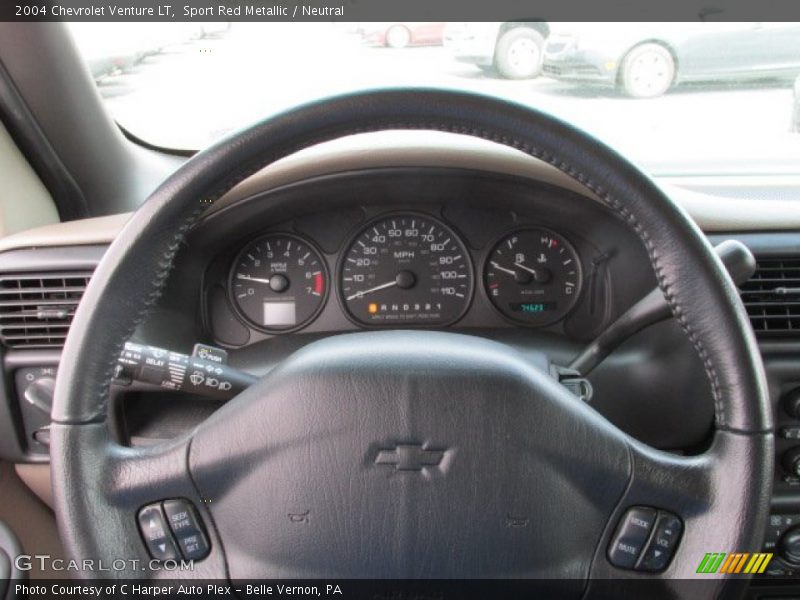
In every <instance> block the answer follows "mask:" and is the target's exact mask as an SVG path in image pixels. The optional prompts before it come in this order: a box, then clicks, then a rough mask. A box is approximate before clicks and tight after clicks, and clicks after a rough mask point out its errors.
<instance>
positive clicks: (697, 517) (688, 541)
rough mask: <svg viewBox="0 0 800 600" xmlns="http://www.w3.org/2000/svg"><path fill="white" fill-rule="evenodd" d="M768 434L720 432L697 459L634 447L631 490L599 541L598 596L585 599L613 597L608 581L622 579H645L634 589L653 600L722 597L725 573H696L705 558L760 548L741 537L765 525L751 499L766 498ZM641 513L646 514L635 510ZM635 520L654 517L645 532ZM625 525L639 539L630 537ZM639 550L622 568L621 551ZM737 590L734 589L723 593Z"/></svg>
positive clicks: (595, 572)
mask: <svg viewBox="0 0 800 600" xmlns="http://www.w3.org/2000/svg"><path fill="white" fill-rule="evenodd" d="M770 437H771V434H766V433H765V434H750V435H744V434H739V433H731V432H725V431H717V432H715V434H714V436H713V439H712V441H711V444H710V445H709V447H708V448H707V449H706V451H705V452H703V453H702V454H699V455H695V456H678V455H675V454H671V453H667V452H662V451H659V450H655V449H653V448H650V447H648V446H646V445H644V444H640V443H638V442H632V443H631V445H630V449H631V454H632V461H631V462H632V465H633V470H632V476H631V481H630V485H629V487H628V489H627V490H626V491H625V494H624V496H623V497H622V499H621V501H620V503H619V504H618V506H617V507H616V509H615V510H614V513H613V514H612V516H611V518H610V519H609V523H608V527H607V528H606V531H605V532H604V535H603V538H602V539H601V541H600V543H599V544H598V547H597V552H596V555H595V560H594V565H593V569H592V578H593V579H595V580H597V581H593V582H592V584H591V586H590V588H591V590H592V591H593V592H594V593H592V594H589V596H588V597H589V598H593V597H609V596H608V595H607V594H608V593H609V592H610V590H611V589H613V586H612V585H611V584H610V583H609V581H610V580H619V579H626V580H636V581H638V582H640V583H639V584H637V585H640V586H641V589H638V588H636V587H635V586H634V587H632V588H630V589H631V591H634V590H635V591H636V592H637V593H640V594H642V595H645V593H646V595H647V597H648V598H650V597H652V598H659V597H669V598H672V597H676V596H677V597H683V596H685V597H689V596H692V597H705V596H706V595H708V594H710V593H711V592H713V591H714V590H717V592H718V588H717V587H715V586H718V585H720V581H719V580H720V579H722V578H724V577H725V575H724V574H721V573H718V574H713V575H709V574H705V573H703V574H701V575H699V574H698V569H699V567H700V565H701V563H702V561H703V559H704V558H705V557H706V555H707V554H708V553H714V552H726V553H734V552H743V553H744V552H748V553H753V552H758V551H759V548H758V547H740V546H739V545H738V544H739V542H738V541H737V540H739V539H741V537H740V536H742V535H743V534H744V535H746V536H747V535H753V536H754V537H755V536H756V532H758V531H759V530H760V528H761V527H763V526H764V525H765V521H766V518H767V515H766V513H763V511H757V512H753V511H754V506H758V505H759V502H756V503H755V504H753V500H752V499H753V498H759V499H760V500H763V499H764V496H765V495H767V494H768V490H769V482H770V477H771V474H772V467H771V461H772V455H771V452H770V451H769V447H770V445H771V440H770V439H768V438H770ZM765 438H767V439H765ZM754 474H755V475H754ZM766 499H768V495H767V498H766ZM639 509H642V510H643V511H644V512H641V513H637V510H639ZM736 514H748V518H747V519H746V520H743V521H741V522H738V523H735V524H734V523H731V517H730V515H736ZM631 515H633V518H636V517H637V516H639V515H652V516H653V519H652V522H651V523H649V529H648V530H647V532H646V534H644V533H641V532H640V531H635V527H634V528H631V527H630V519H631ZM669 517H674V518H673V519H670V518H669ZM626 526H628V531H635V533H636V534H640V533H641V535H633V536H631V535H629V536H627V537H626V536H625V535H623V533H624V530H625V527H626ZM665 529H666V534H665ZM632 540H634V541H632ZM634 547H635V548H636V551H635V554H636V557H635V562H634V563H633V564H632V565H631V564H622V565H621V564H620V563H625V559H624V558H623V559H620V558H619V556H620V552H619V549H622V550H623V552H627V551H628V550H630V551H631V552H632V553H633V548H634ZM656 553H657V556H656V555H655V554H656ZM615 555H616V559H615ZM614 563H616V564H614ZM727 585H736V584H735V583H734V584H731V583H730V582H729V583H728V584H727ZM732 592H733V589H729V590H728V591H727V592H726V594H727V593H732ZM715 593H716V592H715ZM725 597H728V596H727V595H725Z"/></svg>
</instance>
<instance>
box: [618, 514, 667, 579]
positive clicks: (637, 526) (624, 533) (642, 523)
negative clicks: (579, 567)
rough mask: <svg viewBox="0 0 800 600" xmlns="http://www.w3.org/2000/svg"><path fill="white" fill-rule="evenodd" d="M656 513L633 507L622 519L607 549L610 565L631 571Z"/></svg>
mask: <svg viewBox="0 0 800 600" xmlns="http://www.w3.org/2000/svg"><path fill="white" fill-rule="evenodd" d="M655 519H656V511H655V509H653V508H647V507H645V506H634V507H632V508H629V509H628V512H626V513H625V515H624V516H623V517H622V519H621V520H620V522H619V525H618V526H617V531H616V532H615V533H614V537H613V538H612V539H611V544H610V545H609V547H608V560H609V561H610V562H611V564H612V565H614V566H617V567H620V568H623V569H632V568H633V566H634V565H635V564H636V561H637V559H638V558H639V555H640V554H641V552H642V548H643V547H644V544H645V542H646V541H647V537H648V536H649V535H650V530H651V529H652V528H653V522H654V521H655Z"/></svg>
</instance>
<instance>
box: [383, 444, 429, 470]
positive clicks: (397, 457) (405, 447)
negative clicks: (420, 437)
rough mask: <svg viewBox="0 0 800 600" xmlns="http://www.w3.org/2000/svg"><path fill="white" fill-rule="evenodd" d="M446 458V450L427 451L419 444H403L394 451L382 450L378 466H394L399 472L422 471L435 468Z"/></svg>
mask: <svg viewBox="0 0 800 600" xmlns="http://www.w3.org/2000/svg"><path fill="white" fill-rule="evenodd" d="M442 458H444V450H427V449H426V448H423V447H422V446H420V445H418V444H402V445H399V446H395V448H394V449H393V450H381V451H379V452H378V456H377V457H376V458H375V464H376V465H392V466H394V468H395V469H397V470H398V471H421V470H422V469H423V468H425V467H435V466H437V465H438V464H439V463H440V462H442Z"/></svg>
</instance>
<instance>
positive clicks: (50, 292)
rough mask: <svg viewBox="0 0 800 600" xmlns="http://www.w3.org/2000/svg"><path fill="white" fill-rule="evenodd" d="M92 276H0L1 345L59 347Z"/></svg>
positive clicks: (48, 274)
mask: <svg viewBox="0 0 800 600" xmlns="http://www.w3.org/2000/svg"><path fill="white" fill-rule="evenodd" d="M91 275H92V274H91V273H90V272H60V273H35V274H23V275H20V274H13V275H0V342H2V343H3V344H4V345H5V346H7V347H9V348H60V347H62V346H63V345H64V340H65V339H66V338H67V332H68V331H69V326H70V323H71V322H72V317H73V316H74V315H75V309H76V308H77V307H78V303H79V302H80V300H81V298H82V297H83V292H84V290H85V289H86V285H87V284H88V283H89V278H90V277H91Z"/></svg>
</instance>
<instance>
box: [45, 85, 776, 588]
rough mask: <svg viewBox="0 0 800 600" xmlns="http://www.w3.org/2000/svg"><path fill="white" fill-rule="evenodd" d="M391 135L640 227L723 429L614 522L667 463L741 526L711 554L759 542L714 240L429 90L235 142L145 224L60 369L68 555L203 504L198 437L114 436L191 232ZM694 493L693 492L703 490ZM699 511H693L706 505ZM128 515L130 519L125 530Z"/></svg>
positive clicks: (601, 571) (570, 156)
mask: <svg viewBox="0 0 800 600" xmlns="http://www.w3.org/2000/svg"><path fill="white" fill-rule="evenodd" d="M387 129H425V130H437V131H445V132H452V133H459V134H464V135H470V136H475V137H480V138H484V139H487V140H490V141H494V142H497V143H500V144H504V145H507V146H511V147H513V148H516V149H518V150H520V151H522V152H525V153H527V154H529V155H531V156H533V157H536V158H538V159H541V160H543V161H545V162H547V163H550V164H551V165H553V166H555V167H556V168H558V169H560V170H561V171H563V172H565V173H566V174H568V175H570V176H571V177H573V178H574V179H576V180H577V181H579V182H580V183H582V184H583V185H584V186H586V187H587V188H588V189H590V190H591V191H592V192H594V194H595V195H596V196H598V197H599V198H600V199H601V200H602V202H603V203H604V204H605V205H606V206H607V207H608V208H609V209H611V210H613V211H614V212H616V213H617V214H618V215H619V217H620V218H621V219H623V220H624V221H625V222H626V223H627V224H628V225H629V226H630V227H631V228H632V229H633V230H634V231H635V232H636V234H637V235H638V236H639V238H640V239H641V241H642V243H643V245H644V246H645V248H646V250H647V253H648V256H649V258H650V260H651V263H652V266H653V270H654V272H655V275H656V278H657V281H658V284H659V286H660V288H661V290H662V292H663V293H664V296H665V298H666V299H667V301H668V303H669V305H670V307H671V309H672V312H673V315H674V317H675V318H676V320H677V321H678V322H679V323H680V325H681V327H682V329H683V330H684V332H685V333H686V335H687V337H688V339H689V340H690V341H691V343H692V345H693V347H694V348H695V350H696V351H697V354H698V357H699V359H700V360H701V361H702V363H703V366H704V368H705V371H706V374H707V376H708V379H709V385H710V388H711V390H712V394H713V396H714V402H715V414H716V419H715V429H716V431H715V439H714V442H713V443H712V445H711V448H710V449H709V451H707V452H706V453H705V454H704V455H702V456H701V457H697V458H696V459H680V460H678V459H671V458H669V457H665V456H663V455H662V454H661V453H658V452H655V451H651V450H650V449H647V448H646V447H644V446H642V445H639V444H636V443H635V442H632V443H631V446H630V447H631V448H632V452H633V453H634V454H635V457H634V459H633V460H632V464H633V468H632V475H631V484H630V485H629V488H628V490H627V492H626V495H625V497H624V498H623V499H622V500H621V502H620V503H619V505H618V506H617V508H616V509H615V513H614V515H618V514H620V513H619V511H621V510H622V509H623V508H624V506H627V505H628V503H630V502H638V501H639V500H637V498H639V495H638V494H640V493H641V494H643V496H641V497H642V498H644V497H645V496H646V495H647V494H646V490H648V489H651V490H652V489H655V488H656V487H658V489H659V490H660V491H662V492H663V490H664V488H665V487H668V486H667V485H665V482H664V480H663V473H660V472H659V469H662V470H664V469H667V470H669V469H674V477H675V484H676V485H677V486H678V487H680V485H679V479H680V478H682V477H687V478H688V479H687V481H688V480H690V479H691V478H692V477H694V476H695V474H696V475H697V477H698V478H699V479H698V481H700V480H702V483H701V484H699V486H698V487H697V490H699V491H698V494H702V496H703V498H704V504H703V506H704V510H705V512H706V514H705V515H699V516H698V517H697V518H698V519H699V520H698V523H700V522H701V521H700V519H701V518H702V519H707V520H706V521H702V522H703V523H707V524H714V523H717V524H721V523H724V522H728V523H729V525H728V529H727V530H726V531H724V532H719V535H717V534H716V533H714V532H712V533H710V534H708V535H710V536H711V537H710V538H709V539H708V542H709V544H712V543H715V542H716V543H718V544H722V543H724V544H727V545H729V547H726V548H719V547H714V548H709V549H708V550H706V551H723V550H725V551H731V552H733V551H752V550H755V549H756V548H758V546H759V545H760V542H761V539H760V536H762V535H763V528H764V525H765V518H766V514H767V506H768V501H769V492H770V486H771V476H772V470H771V467H770V465H771V461H772V452H773V450H772V443H773V442H772V436H771V428H772V423H771V411H770V406H769V402H768V395H767V388H766V381H765V376H764V372H763V366H762V364H761V362H760V355H759V352H758V347H757V345H756V342H755V339H754V336H753V334H752V331H751V329H750V326H749V322H748V320H747V316H746V314H745V312H744V309H743V307H742V305H741V302H740V301H739V298H738V294H737V292H736V289H735V287H734V285H733V283H732V282H731V280H730V278H729V277H728V275H727V274H726V273H725V271H724V268H723V267H722V265H721V263H720V261H719V259H718V258H717V257H716V255H715V254H714V252H713V251H712V249H711V247H710V245H709V244H708V242H707V240H706V239H705V237H704V236H703V234H702V232H700V230H699V229H698V228H697V226H696V225H695V224H694V223H693V222H692V221H691V219H690V218H689V217H688V216H687V215H686V214H685V213H684V212H683V211H682V210H681V209H680V208H679V207H677V206H676V205H675V204H674V203H673V202H671V201H670V200H669V199H668V198H667V197H666V196H664V194H663V193H662V192H661V191H660V190H659V189H658V187H657V186H656V185H655V184H654V183H653V182H652V181H651V180H650V179H649V178H648V177H647V176H645V175H644V174H642V173H641V172H640V171H639V170H638V169H637V168H636V167H634V166H633V165H632V164H630V163H629V162H627V161H626V160H625V159H624V158H622V157H620V156H619V155H618V154H616V153H615V152H614V151H613V150H611V149H610V148H608V147H606V146H604V145H603V144H601V143H600V142H598V141H597V140H594V139H592V138H591V137H590V136H588V135H587V134H585V133H583V132H581V131H579V130H577V129H574V128H572V127H571V126H569V125H567V124H565V123H563V122H561V121H558V120H557V119H555V118H553V117H550V116H548V115H546V114H544V113H541V112H538V111H536V110H533V109H530V108H527V107H523V106H520V105H516V104H512V103H508V102H505V101H501V100H497V99H493V98H488V97H483V96H477V95H472V94H466V93H460V92H450V91H441V90H420V89H413V90H382V91H374V92H365V93H359V94H353V95H347V96H341V97H337V98H333V99H330V100H325V101H321V102H317V103H313V104H309V105H306V106H303V107H300V108H297V109H294V110H292V111H289V112H287V113H284V114H282V115H279V116H277V117H274V118H271V119H268V120H266V121H264V122H262V123H259V124H257V125H255V126H253V127H251V128H249V129H247V130H245V131H242V132H240V133H237V134H234V135H232V136H230V137H229V138H227V139H226V140H223V141H222V142H220V143H218V144H216V145H215V146H213V147H211V148H209V149H208V150H205V151H203V152H201V153H199V154H197V155H196V156H195V157H194V158H192V159H191V160H189V161H188V162H187V163H186V164H184V165H183V166H182V167H181V168H180V169H179V170H178V171H177V172H176V173H175V174H173V175H172V176H171V177H170V178H169V179H168V180H167V181H166V182H165V183H164V184H163V185H162V186H161V187H159V189H158V190H156V192H154V193H153V195H152V196H151V198H150V199H149V200H148V201H147V202H146V203H145V204H144V205H143V206H142V207H141V209H140V210H139V211H137V212H136V213H135V214H134V216H133V217H132V219H131V220H130V222H129V223H128V224H127V225H126V227H125V228H124V230H123V231H122V233H121V234H120V235H119V237H118V238H117V239H116V240H115V241H114V243H113V244H112V245H111V247H110V248H109V250H108V251H107V253H106V255H105V257H104V259H103V261H102V262H101V264H100V265H99V267H98V269H97V270H96V272H95V275H94V277H93V278H92V281H91V283H90V285H89V287H88V289H87V291H86V294H85V296H84V300H83V302H82V303H81V305H80V307H79V309H78V312H77V314H76V316H75V319H74V321H73V324H72V328H71V331H70V334H69V338H68V340H67V343H66V345H65V348H64V352H63V356H62V361H61V366H60V370H59V376H58V382H57V386H56V394H55V401H54V407H53V422H54V423H53V426H52V436H51V439H52V441H51V460H52V467H53V470H52V472H53V485H54V491H55V501H56V507H57V513H58V517H59V524H60V527H61V531H62V537H63V538H64V542H65V546H66V548H67V550H68V552H69V553H70V554H71V555H72V556H75V557H89V556H93V557H102V556H103V555H104V554H107V553H108V552H109V549H110V548H112V547H113V544H112V543H111V542H112V541H113V540H114V539H116V540H119V539H120V538H122V537H128V538H135V534H134V533H132V531H133V529H132V528H133V521H134V514H131V513H126V512H125V511H128V510H130V508H129V506H135V505H136V502H142V503H144V500H145V499H147V498H148V495H147V488H148V486H154V487H158V486H160V490H159V493H160V494H161V497H173V496H171V495H170V494H172V493H174V494H175V495H189V496H190V497H191V498H192V499H194V500H195V501H196V502H197V503H202V498H201V497H200V496H199V495H198V494H197V493H194V494H192V492H191V490H189V491H187V490H186V488H183V487H175V486H174V484H173V483H172V482H171V480H170V478H169V476H168V475H167V474H169V473H175V472H176V471H180V470H181V469H182V468H184V467H185V463H186V457H185V454H183V453H184V452H186V446H185V443H182V442H177V443H176V444H174V445H173V446H171V447H170V448H167V449H160V450H158V451H139V450H132V449H125V448H121V447H119V446H116V445H114V444H113V443H112V442H111V441H110V438H109V436H108V431H107V427H106V418H107V414H106V413H107V400H108V392H109V386H110V382H111V378H112V373H113V368H114V366H115V364H116V357H117V356H118V355H119V352H120V350H121V346H122V344H123V343H124V342H125V341H126V340H127V339H128V338H129V337H130V335H131V334H132V333H133V331H134V330H135V328H136V327H137V325H138V324H139V323H141V322H142V320H143V319H144V318H146V315H147V313H148V310H149V308H150V307H151V306H152V305H153V304H154V303H155V302H156V301H157V300H158V298H159V296H160V292H161V290H162V288H163V286H164V283H165V281H166V279H167V277H168V275H169V271H170V268H171V266H172V263H173V259H174V257H175V255H176V253H177V252H178V250H179V248H180V245H181V241H182V239H183V237H184V236H185V234H186V232H187V231H189V230H190V229H191V227H192V226H193V224H194V223H195V222H196V220H197V219H198V218H199V217H200V216H201V215H202V213H203V212H204V211H205V210H206V209H207V208H208V207H209V206H210V205H211V204H212V203H213V202H214V201H215V200H216V199H217V198H219V197H221V196H222V195H223V194H224V193H225V192H227V191H228V190H229V189H231V188H232V187H233V186H234V185H235V184H236V183H238V182H239V181H241V180H243V179H244V178H246V177H248V176H249V175H251V174H253V173H254V172H256V171H257V170H259V169H261V168H262V167H264V166H266V165H268V164H270V163H272V162H274V161H276V160H278V159H280V158H282V157H284V156H287V155H289V154H292V153H294V152H296V151H298V150H301V149H303V148H305V147H308V146H311V145H314V144H316V143H320V142H323V141H327V140H332V139H336V138H339V137H343V136H346V135H350V134H356V133H364V132H370V131H379V130H387ZM154 465H161V466H162V467H163V470H159V469H154ZM726 469H727V470H728V471H727V472H725V470H726ZM733 470H735V473H733ZM671 476H672V475H670V476H669V477H671ZM669 477H668V478H669ZM123 484H126V485H123ZM681 485H682V484H681ZM692 485H693V484H691V483H686V486H687V490H688V489H689V488H691V487H692ZM173 488H174V489H173ZM171 490H172V491H171ZM643 490H644V491H643ZM687 490H683V491H687ZM677 496H682V498H683V499H678V498H677ZM688 496H691V493H687V494H683V495H681V494H676V499H675V502H676V504H677V505H681V503H684V502H688V500H686V497H688ZM151 498H152V497H151ZM684 506H686V507H688V506H689V504H688V503H685V504H684ZM686 510H687V511H689V512H690V513H691V508H686ZM126 514H128V517H125V515H126ZM614 515H612V518H611V519H610V521H609V522H610V524H613V523H614V522H615V521H614ZM691 516H692V515H685V516H684V518H687V519H689V518H691ZM712 517H713V518H712ZM125 518H128V520H129V521H130V523H119V521H120V520H121V519H122V520H124V519H125ZM209 518H210V517H209ZM689 524H690V521H689V522H687V539H686V540H684V542H683V543H682V548H681V551H682V552H686V556H687V558H686V559H685V560H683V559H680V558H676V560H675V564H673V567H672V568H671V569H672V574H673V575H675V574H678V575H679V576H688V575H689V574H690V573H691V566H690V563H691V560H692V558H691V557H689V556H688V554H689V550H687V546H689V547H690V548H691V547H693V544H694V543H695V542H693V541H692V540H691V539H690V536H689V535H688V525H689ZM609 526H610V525H609ZM731 528H736V529H735V530H732V529H731ZM212 537H214V534H213V532H212ZM136 542H138V540H135V539H133V541H132V542H131V544H130V545H129V546H126V552H127V553H129V554H135V555H137V556H141V553H142V549H141V548H136V547H135V543H136ZM601 546H602V544H601V545H598V549H597V552H596V556H595V559H594V562H593V565H592V570H591V575H592V577H598V578H606V577H609V578H614V577H638V575H637V574H632V573H623V572H620V571H618V570H615V569H613V568H611V567H610V565H607V564H605V565H604V564H603V561H604V559H603V554H602V549H601ZM694 549H695V550H697V549H696V548H694ZM198 573H199V574H204V575H206V576H219V574H220V573H222V574H225V573H227V571H226V568H225V565H224V556H219V557H217V558H214V557H211V559H210V560H208V561H206V562H205V564H204V566H203V567H202V568H201V569H200V571H199V572H198ZM198 573H195V576H198ZM719 585H720V586H722V585H731V582H723V581H720V582H719ZM590 587H591V586H590ZM600 587H602V586H600ZM668 587H669V586H668ZM720 589H722V588H721V587H720V588H719V589H717V590H715V592H718V591H719V590H720Z"/></svg>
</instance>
